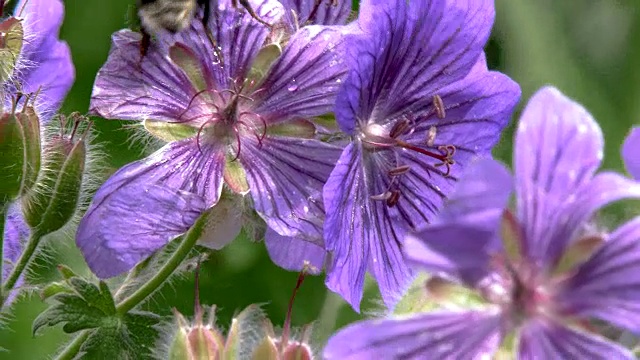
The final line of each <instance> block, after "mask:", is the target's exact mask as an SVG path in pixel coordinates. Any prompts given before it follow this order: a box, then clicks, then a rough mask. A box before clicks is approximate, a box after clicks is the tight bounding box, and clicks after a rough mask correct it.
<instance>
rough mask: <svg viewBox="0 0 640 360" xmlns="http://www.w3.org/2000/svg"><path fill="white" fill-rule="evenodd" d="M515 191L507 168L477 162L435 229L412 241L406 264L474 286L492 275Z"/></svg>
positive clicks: (406, 249) (416, 235)
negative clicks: (499, 233) (493, 258)
mask: <svg viewBox="0 0 640 360" xmlns="http://www.w3.org/2000/svg"><path fill="white" fill-rule="evenodd" d="M512 189H513V181H512V178H511V175H510V174H509V171H508V170H507V169H506V168H505V167H504V166H503V165H502V164H500V163H498V162H497V161H494V160H491V159H479V160H476V162H474V163H472V164H471V165H470V166H469V167H468V168H467V169H466V170H465V173H464V175H463V176H462V178H461V180H460V182H459V183H458V184H457V185H456V187H455V190H454V191H453V193H452V194H451V197H450V198H449V199H448V200H447V202H446V204H445V206H444V207H443V209H442V211H441V212H440V214H439V215H438V217H437V218H436V220H435V221H434V223H433V225H430V226H427V227H424V228H423V229H422V230H421V231H418V232H414V233H411V234H410V235H408V236H407V238H406V239H405V244H404V253H405V257H406V259H407V261H409V262H410V263H412V264H413V265H414V266H416V267H417V268H418V269H422V270H426V271H430V272H437V273H442V274H446V275H447V276H448V277H451V278H454V279H459V280H461V281H463V282H465V283H466V284H468V285H470V286H473V285H474V284H475V283H476V282H477V281H479V280H481V279H482V278H484V277H485V276H486V275H487V272H488V268H487V266H488V264H489V260H490V258H491V256H492V255H493V254H494V253H495V252H496V251H497V250H498V249H499V248H500V242H499V241H498V239H497V238H496V232H497V230H498V228H499V225H500V221H501V218H502V215H503V213H504V210H505V209H506V208H507V206H508V204H509V198H510V195H511V191H512Z"/></svg>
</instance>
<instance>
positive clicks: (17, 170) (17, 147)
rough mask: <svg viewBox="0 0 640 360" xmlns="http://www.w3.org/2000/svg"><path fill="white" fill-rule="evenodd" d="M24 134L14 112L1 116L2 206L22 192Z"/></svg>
mask: <svg viewBox="0 0 640 360" xmlns="http://www.w3.org/2000/svg"><path fill="white" fill-rule="evenodd" d="M24 144H25V141H24V136H23V133H22V127H21V126H20V124H19V122H18V119H17V118H16V116H15V115H13V114H4V115H2V117H1V118H0V206H2V205H3V204H5V203H7V202H9V201H11V200H13V199H14V198H16V197H17V196H18V194H19V193H20V188H21V187H22V177H23V175H24V174H23V173H24V170H23V168H24V163H25V161H24V160H25V159H24V148H25V146H24Z"/></svg>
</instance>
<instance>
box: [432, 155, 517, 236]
mask: <svg viewBox="0 0 640 360" xmlns="http://www.w3.org/2000/svg"><path fill="white" fill-rule="evenodd" d="M513 187H514V185H513V178H512V177H511V174H510V173H509V170H508V169H507V168H506V167H505V166H504V165H502V164H501V163H500V162H498V161H495V160H492V159H487V158H484V159H477V160H475V161H474V162H472V163H471V164H469V166H468V167H467V168H466V169H465V170H464V173H463V175H462V176H461V178H460V181H459V182H458V183H457V184H456V186H455V188H454V190H453V192H452V193H451V195H450V196H449V198H448V199H447V201H446V203H445V206H444V207H443V208H442V210H441V211H440V213H439V215H438V217H437V218H436V220H435V222H437V223H441V224H447V223H450V222H464V223H467V224H471V225H473V226H476V227H478V228H486V229H488V230H495V229H497V226H498V224H499V222H500V219H501V218H502V215H503V213H504V210H505V209H507V208H508V205H509V199H510V198H511V194H512V192H513Z"/></svg>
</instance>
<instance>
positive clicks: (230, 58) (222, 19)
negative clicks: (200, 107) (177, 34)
mask: <svg viewBox="0 0 640 360" xmlns="http://www.w3.org/2000/svg"><path fill="white" fill-rule="evenodd" d="M233 3H234V1H230V0H224V1H220V7H219V8H220V14H219V15H218V16H211V21H210V22H209V28H210V29H211V30H212V32H213V36H214V38H215V39H216V40H217V41H218V46H219V48H220V51H221V52H222V57H223V59H224V65H223V66H222V71H223V74H224V78H223V79H221V81H224V82H222V84H230V83H229V81H230V79H244V78H246V77H247V74H248V72H249V70H250V69H251V63H252V62H253V59H254V58H255V56H256V55H257V54H258V51H260V48H262V46H263V45H264V42H265V39H266V37H267V34H268V33H269V30H270V29H269V28H267V27H266V26H265V25H263V24H260V23H259V22H258V21H256V20H255V19H254V18H253V17H251V15H249V13H248V12H247V11H238V8H237V7H234V6H233ZM251 7H252V8H253V10H254V11H255V13H256V15H258V17H259V18H260V19H262V20H264V21H265V22H267V23H269V24H275V23H276V22H277V21H278V20H279V19H280V18H282V16H283V15H284V8H283V7H282V5H281V4H280V3H279V2H278V1H275V0H253V1H251ZM193 28H194V26H193V25H192V30H190V31H189V32H184V31H183V32H181V34H184V36H185V37H187V36H191V37H194V36H195V37H196V38H197V37H200V36H201V34H203V33H204V30H202V29H201V28H200V29H198V30H196V31H195V32H193ZM207 44H210V42H209V41H208V40H207ZM208 50H210V51H213V48H210V47H209V49H208Z"/></svg>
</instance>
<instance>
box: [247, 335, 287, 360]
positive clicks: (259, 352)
mask: <svg viewBox="0 0 640 360" xmlns="http://www.w3.org/2000/svg"><path fill="white" fill-rule="evenodd" d="M251 359H252V360H280V353H279V351H278V348H277V347H276V345H275V344H274V343H273V341H272V340H271V339H269V338H268V337H267V338H264V339H262V342H260V344H259V345H258V346H257V347H256V348H255V349H254V350H253V354H252V355H251Z"/></svg>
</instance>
